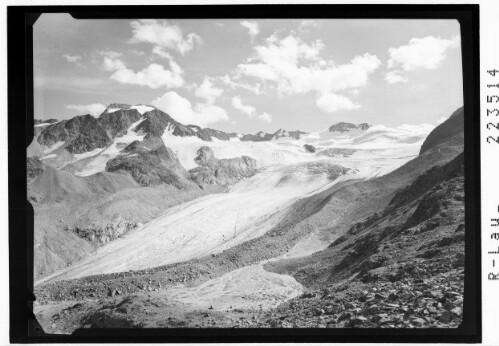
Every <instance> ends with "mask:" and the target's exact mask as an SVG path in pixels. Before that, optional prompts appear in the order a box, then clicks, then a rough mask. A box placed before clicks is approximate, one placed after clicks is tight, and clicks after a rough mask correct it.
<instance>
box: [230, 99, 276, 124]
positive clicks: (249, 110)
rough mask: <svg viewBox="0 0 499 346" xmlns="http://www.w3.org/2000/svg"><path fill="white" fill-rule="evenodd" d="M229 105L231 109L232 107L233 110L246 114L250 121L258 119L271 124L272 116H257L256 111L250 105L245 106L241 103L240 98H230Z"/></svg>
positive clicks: (265, 114) (263, 114) (264, 114)
mask: <svg viewBox="0 0 499 346" xmlns="http://www.w3.org/2000/svg"><path fill="white" fill-rule="evenodd" d="M231 104H232V107H234V108H235V109H237V110H238V111H240V112H241V113H244V114H246V115H247V116H248V117H250V118H251V119H253V118H257V119H260V120H262V121H265V122H268V123H270V122H272V115H270V114H268V113H265V112H264V113H262V114H258V113H257V111H256V108H255V107H253V106H251V105H245V104H244V103H243V101H242V100H241V97H240V96H234V97H233V98H232V102H231Z"/></svg>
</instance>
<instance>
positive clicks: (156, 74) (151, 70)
mask: <svg viewBox="0 0 499 346" xmlns="http://www.w3.org/2000/svg"><path fill="white" fill-rule="evenodd" d="M103 68H104V70H106V71H109V72H113V74H112V75H111V77H110V78H111V79H113V80H115V81H117V82H119V83H121V84H132V85H140V86H147V87H149V88H151V89H157V88H160V87H168V88H178V87H181V86H182V85H184V71H183V70H182V68H181V67H180V66H179V65H178V64H177V63H176V62H175V61H173V60H169V69H166V68H165V67H164V66H163V65H159V64H156V63H153V64H150V65H149V66H147V67H146V68H144V69H142V70H141V71H138V72H135V71H133V70H132V69H129V68H127V67H126V65H125V64H124V63H123V62H122V61H121V60H119V59H111V58H109V57H105V58H104V62H103Z"/></svg>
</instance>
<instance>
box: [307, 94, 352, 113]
mask: <svg viewBox="0 0 499 346" xmlns="http://www.w3.org/2000/svg"><path fill="white" fill-rule="evenodd" d="M316 104H317V107H319V108H320V109H322V110H323V111H324V112H327V113H334V112H336V111H339V110H346V111H351V110H354V109H358V108H360V106H359V105H357V104H355V103H353V102H352V101H350V99H348V98H346V97H345V96H342V95H337V94H333V93H324V94H322V95H321V96H319V98H317V100H316Z"/></svg>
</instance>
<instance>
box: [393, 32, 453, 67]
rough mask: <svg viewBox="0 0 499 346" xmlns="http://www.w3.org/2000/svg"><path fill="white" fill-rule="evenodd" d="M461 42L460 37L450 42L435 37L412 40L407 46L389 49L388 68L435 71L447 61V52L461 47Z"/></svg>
mask: <svg viewBox="0 0 499 346" xmlns="http://www.w3.org/2000/svg"><path fill="white" fill-rule="evenodd" d="M459 42H460V40H459V37H458V36H454V37H452V38H451V39H450V40H447V39H441V38H439V37H433V36H426V37H423V38H412V39H411V40H410V41H409V44H407V45H404V46H400V47H398V48H390V49H388V54H389V55H390V59H389V60H388V68H402V69H403V70H405V71H413V70H415V69H418V68H426V69H435V68H437V67H439V66H440V65H441V64H442V62H443V61H444V60H445V58H446V55H445V52H446V50H447V49H449V48H457V47H459Z"/></svg>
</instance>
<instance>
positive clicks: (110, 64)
mask: <svg viewBox="0 0 499 346" xmlns="http://www.w3.org/2000/svg"><path fill="white" fill-rule="evenodd" d="M102 65H103V66H102V67H103V68H104V70H105V71H116V70H123V69H126V66H125V64H124V63H123V61H121V60H119V59H112V58H109V57H107V56H106V57H104V61H103V63H102Z"/></svg>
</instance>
